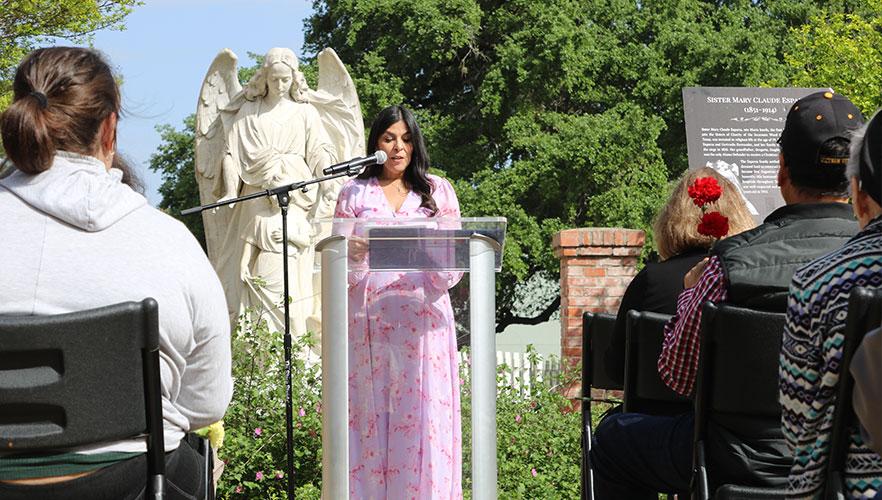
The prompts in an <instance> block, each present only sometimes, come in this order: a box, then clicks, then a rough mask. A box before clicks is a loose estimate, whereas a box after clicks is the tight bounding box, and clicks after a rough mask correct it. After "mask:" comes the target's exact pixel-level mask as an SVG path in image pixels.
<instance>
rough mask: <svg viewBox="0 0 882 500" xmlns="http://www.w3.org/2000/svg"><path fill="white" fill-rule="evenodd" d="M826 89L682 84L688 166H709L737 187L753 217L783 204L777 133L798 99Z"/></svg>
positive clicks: (779, 133)
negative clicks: (779, 176)
mask: <svg viewBox="0 0 882 500" xmlns="http://www.w3.org/2000/svg"><path fill="white" fill-rule="evenodd" d="M829 90H830V89H829V88H760V87H756V88H754V87H683V112H684V119H685V122H686V147H687V151H688V154H689V169H690V170H691V169H696V168H701V167H711V168H713V169H715V170H717V171H718V172H720V173H721V174H722V175H724V176H725V177H726V178H727V179H729V180H731V181H733V182H734V183H735V184H737V185H738V186H740V188H741V190H742V192H743V193H744V196H745V199H746V200H747V202H748V208H750V211H751V213H752V214H753V216H754V217H755V218H756V220H757V222H758V223H759V222H762V220H763V219H764V218H765V217H766V216H767V215H769V214H770V213H771V212H772V211H774V210H775V209H776V208H778V207H780V206H782V205H784V199H783V198H781V193H780V191H779V190H778V143H777V141H778V137H779V136H780V135H781V131H782V130H783V129H784V121H785V119H786V118H787V112H788V111H789V110H790V107H791V106H792V105H793V103H794V102H796V101H797V100H799V99H801V98H803V97H805V96H807V95H809V94H811V93H814V92H821V91H829Z"/></svg>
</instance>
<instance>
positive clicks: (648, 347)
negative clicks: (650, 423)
mask: <svg viewBox="0 0 882 500" xmlns="http://www.w3.org/2000/svg"><path fill="white" fill-rule="evenodd" d="M669 319H671V316H669V315H666V314H659V313H654V312H648V311H628V318H627V322H626V326H625V337H626V339H627V340H626V343H625V397H624V410H625V411H626V412H636V413H646V414H649V415H679V414H681V413H685V412H688V411H692V400H691V399H690V398H688V397H686V396H683V395H681V394H679V393H677V392H675V391H674V390H672V389H671V388H670V387H668V386H667V385H665V383H664V382H663V381H662V379H661V377H660V376H659V374H658V357H659V354H661V348H662V343H663V342H664V338H665V332H664V329H665V324H666V323H667V322H668V320H669Z"/></svg>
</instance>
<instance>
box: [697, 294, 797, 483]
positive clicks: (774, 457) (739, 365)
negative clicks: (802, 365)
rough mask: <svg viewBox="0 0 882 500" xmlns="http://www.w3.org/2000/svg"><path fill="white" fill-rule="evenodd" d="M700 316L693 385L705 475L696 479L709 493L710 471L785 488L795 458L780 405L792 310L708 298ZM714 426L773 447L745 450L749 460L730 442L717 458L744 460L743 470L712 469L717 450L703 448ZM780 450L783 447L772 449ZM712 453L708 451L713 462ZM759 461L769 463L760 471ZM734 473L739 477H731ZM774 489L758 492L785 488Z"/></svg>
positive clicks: (739, 441) (744, 442)
mask: <svg viewBox="0 0 882 500" xmlns="http://www.w3.org/2000/svg"><path fill="white" fill-rule="evenodd" d="M701 316H702V317H701V343H700V348H699V361H698V373H697V376H696V379H695V391H694V397H695V457H694V463H695V464H696V470H697V473H698V474H699V477H698V478H697V480H696V482H695V483H696V486H697V488H698V490H699V492H701V491H702V490H703V491H704V493H703V494H701V495H699V496H698V497H699V498H703V497H704V494H706V493H707V491H708V480H707V475H706V474H709V475H711V476H717V480H716V481H715V483H719V484H724V483H728V482H731V481H733V480H734V481H738V483H737V484H738V485H739V486H736V488H739V487H740V486H746V487H756V486H774V487H780V486H781V485H783V484H784V483H786V480H787V473H788V472H789V469H790V464H791V463H792V457H790V456H789V454H788V453H787V452H786V451H782V450H786V445H784V444H783V441H784V437H783V434H782V433H781V405H780V403H779V402H778V365H779V358H780V355H781V342H782V339H783V333H784V318H785V315H784V313H774V312H767V311H757V310H753V309H745V308H742V307H737V306H734V305H731V304H726V303H722V304H714V303H712V302H705V303H704V304H703V305H702V314H701ZM710 425H713V426H714V428H715V429H716V433H717V435H718V436H726V437H725V439H726V440H727V442H728V443H729V446H733V447H741V446H747V447H750V448H754V447H755V446H762V447H763V449H764V450H766V451H764V452H763V454H762V455H757V456H756V457H754V456H753V455H750V454H746V455H744V457H742V459H743V460H742V459H738V458H735V457H734V452H733V451H732V450H731V449H730V448H729V447H728V446H727V447H726V448H725V451H724V454H725V455H726V456H719V455H714V456H715V457H716V459H717V460H723V461H724V463H726V462H727V461H731V460H733V459H734V460H736V462H738V461H739V460H740V461H742V462H744V463H743V464H741V463H739V466H738V468H737V472H736V468H735V467H732V466H729V467H727V468H726V469H727V470H716V471H707V472H706V471H705V463H706V462H705V458H704V455H705V453H708V454H713V453H714V451H713V450H710V449H709V450H708V451H707V452H705V448H704V446H705V445H704V443H706V442H708V427H709V426H710ZM716 439H719V437H718V438H716ZM730 440H731V441H730ZM775 443H777V446H776V445H775ZM775 449H777V450H778V451H777V452H773V451H770V450H775ZM717 453H720V452H719V451H718V452H717ZM739 456H740V455H739ZM710 459H711V458H710V457H708V461H710ZM757 460H758V461H760V462H762V466H761V467H760V469H761V470H760V471H758V470H757V469H756V467H758V464H759V463H760V462H755V461H757ZM717 468H718V469H719V467H717ZM733 475H734V477H735V478H736V479H731V478H732V477H733ZM727 478H728V479H727ZM739 489H743V488H739ZM747 489H748V490H750V488H747ZM767 493H768V496H761V497H756V498H778V497H781V496H783V493H782V492H781V491H778V490H772V489H770V490H767ZM742 498H754V497H742Z"/></svg>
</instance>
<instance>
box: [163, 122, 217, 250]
mask: <svg viewBox="0 0 882 500" xmlns="http://www.w3.org/2000/svg"><path fill="white" fill-rule="evenodd" d="M156 131H157V132H159V134H160V137H161V139H162V143H161V144H160V145H159V147H158V148H157V151H156V153H154V154H152V155H150V160H149V164H150V170H153V171H154V172H159V174H160V175H161V176H162V184H161V185H160V186H159V194H160V195H162V201H160V202H159V208H161V209H162V210H165V211H166V212H167V213H168V214H170V215H172V216H174V217H177V218H180V219H181V221H182V222H183V223H184V224H185V225H186V226H187V228H188V229H190V231H191V232H192V233H193V235H194V236H196V239H198V240H199V243H200V244H202V248H205V227H204V226H203V224H202V217H201V216H199V215H198V214H197V215H190V216H187V217H181V216H180V213H181V210H184V209H185V208H190V207H196V206H199V205H201V203H200V201H199V185H198V184H197V183H196V170H195V149H194V140H195V137H196V115H189V116H187V117H186V118H184V128H183V129H182V130H177V129H175V128H174V127H172V126H171V125H169V124H164V125H157V126H156Z"/></svg>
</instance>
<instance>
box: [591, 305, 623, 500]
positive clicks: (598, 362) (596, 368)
mask: <svg viewBox="0 0 882 500" xmlns="http://www.w3.org/2000/svg"><path fill="white" fill-rule="evenodd" d="M615 324H616V317H615V315H612V314H606V313H592V312H585V313H582V500H592V499H593V498H594V478H593V476H592V473H591V465H590V464H589V463H588V453H589V452H590V451H591V436H592V435H593V432H594V429H593V428H592V426H591V403H593V402H601V403H611V404H616V403H618V401H617V400H614V399H609V398H594V397H592V396H591V389H592V388H595V389H606V390H621V389H622V384H619V383H617V382H615V381H613V380H612V379H610V378H609V376H607V374H606V370H605V369H604V366H603V359H604V353H605V352H606V349H607V347H609V344H610V341H611V340H612V332H613V329H614V327H615Z"/></svg>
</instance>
